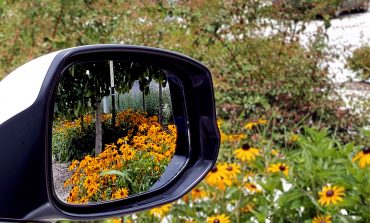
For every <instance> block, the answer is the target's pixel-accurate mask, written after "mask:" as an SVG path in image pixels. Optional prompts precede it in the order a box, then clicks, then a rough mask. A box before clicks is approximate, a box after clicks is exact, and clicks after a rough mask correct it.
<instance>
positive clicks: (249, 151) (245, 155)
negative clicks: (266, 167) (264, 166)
mask: <svg viewBox="0 0 370 223" xmlns="http://www.w3.org/2000/svg"><path fill="white" fill-rule="evenodd" d="M234 154H235V156H236V158H238V159H240V160H241V161H251V160H255V159H256V156H259V155H260V152H259V149H257V148H252V147H251V146H250V145H249V144H247V143H245V144H243V146H242V148H239V149H237V150H235V151H234Z"/></svg>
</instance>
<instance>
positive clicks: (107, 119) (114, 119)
mask: <svg viewBox="0 0 370 223" xmlns="http://www.w3.org/2000/svg"><path fill="white" fill-rule="evenodd" d="M52 127H53V128H52V165H53V167H52V170H53V182H54V188H55V193H56V195H57V196H58V198H59V200H61V201H63V202H65V203H68V204H87V203H93V202H100V201H107V200H114V199H124V198H126V197H128V196H131V195H134V194H138V193H143V192H146V191H148V190H150V188H151V187H152V186H153V185H154V184H155V182H157V181H158V180H159V178H160V177H161V175H162V174H163V173H164V171H165V170H166V167H167V165H168V164H169V162H170V160H171V158H172V157H173V155H174V153H175V148H176V137H177V129H176V126H175V124H174V121H173V113H172V104H171V97H170V91H169V84H168V80H167V77H166V71H165V70H163V69H161V68H160V67H157V66H155V65H154V64H147V63H142V62H137V61H112V60H110V61H91V62H84V63H78V64H72V65H71V66H69V67H67V69H65V71H64V72H63V74H62V76H61V79H60V81H59V83H58V86H57V89H56V97H55V106H54V117H53V126H52Z"/></svg>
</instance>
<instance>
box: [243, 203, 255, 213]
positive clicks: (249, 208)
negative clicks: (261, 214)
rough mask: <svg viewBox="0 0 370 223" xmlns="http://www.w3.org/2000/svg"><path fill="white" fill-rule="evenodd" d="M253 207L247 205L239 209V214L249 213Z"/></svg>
mask: <svg viewBox="0 0 370 223" xmlns="http://www.w3.org/2000/svg"><path fill="white" fill-rule="evenodd" d="M253 207H254V205H251V204H247V205H245V206H244V207H242V208H241V212H243V213H250V212H252V210H253Z"/></svg>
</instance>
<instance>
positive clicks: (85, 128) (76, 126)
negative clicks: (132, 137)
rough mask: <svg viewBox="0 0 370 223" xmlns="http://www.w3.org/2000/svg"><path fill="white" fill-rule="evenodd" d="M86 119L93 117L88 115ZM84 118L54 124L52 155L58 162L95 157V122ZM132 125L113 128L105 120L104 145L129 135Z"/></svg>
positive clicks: (103, 124)
mask: <svg viewBox="0 0 370 223" xmlns="http://www.w3.org/2000/svg"><path fill="white" fill-rule="evenodd" d="M86 117H91V116H90V115H87V116H86ZM86 117H85V118H84V119H85V120H84V121H81V120H83V119H82V118H80V119H76V120H74V121H64V122H58V121H55V122H54V128H53V139H52V150H53V151H52V154H53V158H54V159H55V160H57V161H61V162H67V161H72V160H81V159H82V158H83V157H85V156H86V155H94V146H95V121H94V120H91V119H89V120H88V121H86ZM130 127H131V126H130V123H126V122H120V125H119V126H116V127H112V125H111V123H110V119H107V118H105V119H103V122H102V129H103V132H104V137H103V145H105V144H110V143H112V142H115V141H116V140H117V138H119V137H121V136H122V135H127V131H128V129H129V128H130Z"/></svg>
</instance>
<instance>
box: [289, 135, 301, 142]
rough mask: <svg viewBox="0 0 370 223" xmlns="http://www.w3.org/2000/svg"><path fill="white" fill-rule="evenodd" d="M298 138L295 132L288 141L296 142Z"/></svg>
mask: <svg viewBox="0 0 370 223" xmlns="http://www.w3.org/2000/svg"><path fill="white" fill-rule="evenodd" d="M298 139H299V136H298V135H297V134H294V135H292V136H291V137H290V141H291V142H297V141H298Z"/></svg>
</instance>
